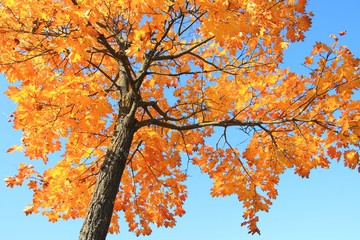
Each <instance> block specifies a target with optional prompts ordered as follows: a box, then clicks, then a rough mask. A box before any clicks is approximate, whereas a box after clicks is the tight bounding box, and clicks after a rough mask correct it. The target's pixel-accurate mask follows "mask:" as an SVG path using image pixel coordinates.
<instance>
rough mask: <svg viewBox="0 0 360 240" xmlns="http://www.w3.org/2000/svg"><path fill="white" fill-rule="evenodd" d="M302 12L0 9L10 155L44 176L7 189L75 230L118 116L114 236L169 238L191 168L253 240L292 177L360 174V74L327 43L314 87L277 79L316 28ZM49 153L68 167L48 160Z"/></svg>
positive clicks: (94, 5)
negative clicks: (324, 171)
mask: <svg viewBox="0 0 360 240" xmlns="http://www.w3.org/2000/svg"><path fill="white" fill-rule="evenodd" d="M306 3H307V1H306V0H298V1H295V0H287V1H276V0H269V1H263V0H249V1H233V0H229V1H223V0H221V1H219V0H214V1H205V0H196V1H195V0H179V1H172V0H163V1H160V0H147V1H139V0H116V1H114V0H101V1H100V0H99V1H98V0H91V1H90V0H76V1H75V0H72V1H70V0H61V1H51V0H37V1H33V0H31V1H30V0H26V1H24V0H16V1H14V0H5V1H2V2H0V9H1V12H2V14H1V15H0V18H1V21H0V45H1V46H2V47H1V49H0V71H1V72H3V73H5V75H6V78H7V80H8V81H9V83H10V85H9V88H8V90H7V91H6V94H7V95H8V97H9V98H10V99H12V100H13V101H14V102H15V103H16V104H17V107H16V111H15V112H14V113H13V119H12V120H13V126H14V128H15V129H19V130H22V131H23V137H22V139H21V145H19V146H14V147H13V148H11V149H9V152H12V151H15V150H21V149H22V148H24V153H25V155H26V156H27V157H28V158H30V159H41V160H43V161H44V162H45V163H48V162H52V163H51V164H52V166H53V167H49V168H48V169H47V170H45V171H44V172H39V171H37V170H36V169H35V168H34V167H33V166H32V165H27V164H25V163H21V164H20V166H19V171H18V173H17V174H16V175H15V176H13V177H8V178H6V179H5V182H6V184H7V186H10V187H13V186H17V185H23V184H27V186H28V187H29V188H30V189H31V190H32V191H33V192H34V194H33V201H32V203H31V204H30V205H29V206H27V207H26V208H25V210H24V211H25V213H26V214H31V213H38V212H40V213H41V214H43V215H45V216H47V217H48V218H49V220H50V221H53V222H55V221H57V220H58V219H60V218H62V219H69V218H82V217H84V216H85V214H86V212H87V207H88V205H89V203H90V201H91V196H92V194H93V192H94V187H95V185H96V184H95V183H96V181H97V175H98V173H99V171H100V170H101V166H102V163H103V162H104V161H105V159H106V158H107V155H105V154H106V152H107V149H108V147H109V145H110V144H111V141H113V140H114V138H116V136H118V135H117V133H116V131H115V130H114V129H116V126H117V123H118V122H119V121H123V119H126V117H127V116H131V117H133V118H134V119H135V123H134V125H133V128H134V135H133V139H132V143H131V148H130V149H129V154H128V155H127V156H126V159H127V161H126V168H125V171H124V172H123V174H122V176H119V178H120V177H121V184H120V186H119V191H118V193H117V197H116V200H115V203H114V210H113V213H112V218H111V225H110V228H109V230H108V231H109V232H110V233H118V232H119V224H118V218H119V212H124V217H125V219H126V221H127V222H128V227H129V229H130V231H134V232H135V233H136V234H137V235H139V234H150V233H151V226H152V225H153V224H154V225H156V226H158V227H159V226H166V227H172V226H174V225H175V222H176V220H175V217H176V216H182V215H183V214H184V213H185V210H184V209H183V207H182V206H183V203H184V201H185V200H186V197H187V193H186V185H185V180H186V177H187V174H186V170H187V168H188V167H189V164H192V165H196V166H198V167H199V168H200V169H201V171H202V172H204V173H207V174H208V175H209V177H210V178H211V179H212V180H213V187H212V189H211V195H212V196H228V195H232V194H235V195H237V196H238V199H239V201H240V202H242V203H243V206H244V215H243V218H244V222H243V225H246V226H247V227H248V228H249V231H250V232H251V233H256V232H257V233H260V230H259V229H258V228H257V222H258V217H257V214H258V212H260V211H266V212H267V211H268V210H269V207H270V205H271V204H272V202H273V200H274V199H275V198H276V197H277V190H276V185H277V183H278V181H279V176H280V175H281V174H282V173H284V171H285V170H287V169H294V171H295V173H296V174H298V175H299V176H301V177H309V174H310V171H311V170H312V169H314V168H317V167H321V168H328V167H329V164H330V161H331V160H337V161H343V162H344V164H345V166H347V167H349V168H351V169H355V168H358V170H359V171H360V165H359V155H358V152H357V150H358V147H359V138H360V114H359V110H360V103H359V101H358V100H355V98H354V97H353V95H354V93H355V92H356V91H357V89H358V87H359V81H360V78H359V59H358V58H355V57H354V56H353V54H352V53H351V51H350V50H349V49H348V48H346V47H345V46H341V45H340V44H339V43H338V42H339V39H338V37H340V36H335V35H333V36H332V38H333V40H332V43H331V44H325V43H321V42H317V43H316V44H315V45H314V47H313V50H312V52H311V53H310V54H309V56H307V57H306V59H305V60H304V66H306V67H307V69H308V72H309V74H308V75H306V76H304V75H300V74H297V73H294V72H291V71H290V70H289V69H288V68H283V66H282V65H281V63H282V60H283V55H284V51H285V50H286V48H287V47H288V45H289V44H291V43H292V42H296V41H302V40H304V33H305V32H306V31H307V30H308V29H309V27H310V26H311V17H312V13H311V12H307V11H306V9H305V6H306ZM344 34H345V33H344V32H342V33H340V34H339V35H344ZM128 93H129V94H128ZM129 96H131V97H129ZM124 109H126V110H124ZM229 135H231V138H232V140H231V141H229V138H230V136H229ZM234 139H235V141H237V142H238V143H240V142H243V141H245V140H247V142H246V143H244V144H243V145H240V147H239V146H238V145H235V146H234V145H233V144H231V143H232V142H234ZM244 148H245V150H244ZM57 151H62V152H63V154H62V156H61V159H51V160H49V159H48V155H49V154H51V153H53V152H57Z"/></svg>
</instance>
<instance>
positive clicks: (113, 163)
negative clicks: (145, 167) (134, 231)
mask: <svg viewBox="0 0 360 240" xmlns="http://www.w3.org/2000/svg"><path fill="white" fill-rule="evenodd" d="M134 125H135V120H134V118H133V117H130V116H123V117H122V116H119V119H118V121H117V125H116V127H115V131H114V136H113V138H112V140H111V143H110V146H109V148H108V149H107V152H106V155H105V160H104V163H103V164H102V166H101V168H100V171H99V173H98V176H97V180H96V186H95V190H94V193H93V195H92V198H91V201H90V204H89V207H88V210H87V213H86V216H85V220H84V223H83V226H82V228H81V231H80V237H79V240H105V238H106V235H107V233H108V229H109V225H110V220H111V216H112V213H113V208H114V202H115V198H116V195H117V193H118V191H119V184H120V180H121V176H122V174H123V172H124V169H125V166H126V161H127V157H128V155H129V151H130V147H131V143H132V140H133V135H134V131H135V127H134Z"/></svg>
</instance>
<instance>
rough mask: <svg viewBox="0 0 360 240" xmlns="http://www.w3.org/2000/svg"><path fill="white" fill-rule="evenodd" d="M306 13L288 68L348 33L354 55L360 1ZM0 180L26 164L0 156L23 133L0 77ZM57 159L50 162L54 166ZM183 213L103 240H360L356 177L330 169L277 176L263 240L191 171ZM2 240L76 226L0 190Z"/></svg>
mask: <svg viewBox="0 0 360 240" xmlns="http://www.w3.org/2000/svg"><path fill="white" fill-rule="evenodd" d="M308 9H309V10H312V11H313V12H314V13H315V17H314V19H313V27H312V29H311V31H309V32H308V33H307V35H306V36H307V38H306V40H305V42H302V43H297V44H293V45H292V46H290V49H289V51H288V52H287V54H286V58H285V59H286V62H285V64H286V65H289V66H290V67H291V69H292V70H297V71H304V70H305V69H304V68H303V67H301V65H300V64H301V62H302V61H303V58H304V56H305V55H306V54H307V53H309V52H310V50H311V46H312V44H313V43H314V42H315V41H327V42H328V41H330V38H329V35H330V34H331V33H338V32H340V31H344V30H346V31H347V34H346V36H344V37H342V38H341V43H342V44H344V45H347V46H348V47H349V48H350V49H351V50H352V51H353V53H354V54H355V55H357V56H360V46H359V43H360V28H359V22H360V14H359V12H358V11H359V9H360V1H358V0H342V1H335V0H327V1H326V0H319V1H315V0H313V1H311V3H310V5H309V6H308ZM0 78H1V79H0V82H1V84H0V133H1V135H0V179H1V180H2V179H4V178H5V177H6V176H8V175H12V174H15V172H16V169H17V166H18V164H19V163H20V162H29V160H27V159H26V158H25V157H24V156H23V155H22V154H21V153H15V154H6V150H7V149H8V148H9V147H11V146H12V145H14V144H18V143H19V142H20V137H21V133H20V132H16V131H14V130H13V129H12V128H11V123H9V122H8V121H7V120H8V118H7V116H8V115H10V114H11V113H12V111H13V110H14V105H13V104H12V103H11V102H10V101H8V100H7V98H6V97H5V96H4V95H3V94H2V93H3V92H4V91H5V89H6V83H5V81H4V79H3V76H0ZM56 158H57V156H56V155H54V156H53V160H55V159H56ZM190 174H191V177H190V178H189V181H188V184H189V185H188V186H189V198H188V200H187V202H186V205H185V209H186V210H187V213H186V214H185V216H184V217H182V218H179V219H178V224H177V226H176V227H175V228H172V229H170V228H160V229H154V231H153V234H152V235H151V236H150V237H139V238H137V237H135V235H133V234H132V233H128V232H127V231H126V230H127V226H126V224H124V223H122V225H121V226H122V231H121V233H120V235H109V236H108V238H107V239H108V240H115V239H119V240H120V239H122V240H125V239H126V240H136V239H137V240H180V239H189V240H195V239H204V240H218V239H224V240H288V239H291V240H300V239H301V240H304V239H306V240H313V239H314V240H315V239H316V240H321V239H326V240H335V239H336V240H338V239H346V240H358V239H359V233H358V230H359V229H360V220H359V216H360V202H359V199H360V173H358V172H357V171H355V170H349V169H346V168H344V167H343V164H342V163H341V162H340V163H336V162H335V163H333V164H332V165H331V168H330V170H315V171H313V172H312V173H311V175H310V179H301V178H299V177H297V176H295V175H294V174H293V172H292V171H289V172H287V173H286V174H285V175H283V176H282V178H281V182H280V184H279V186H278V188H279V197H278V199H277V200H276V201H275V203H274V205H273V206H272V207H271V209H270V212H269V213H264V214H261V219H260V224H259V227H260V229H261V233H262V235H261V236H256V235H254V236H251V235H248V234H247V229H246V228H244V227H240V223H241V222H242V218H241V216H242V208H241V204H240V203H239V202H238V201H237V200H236V198H211V197H210V196H209V189H210V187H211V182H210V180H209V179H208V178H207V176H206V175H202V174H201V173H200V172H199V171H198V170H197V168H196V167H192V168H190ZM0 193H1V197H0V212H1V216H0V239H12V240H20V239H28V240H33V239H34V240H35V239H36V240H48V239H51V240H60V239H61V240H63V239H69V240H70V239H77V237H78V233H79V230H80V228H81V223H82V221H81V219H80V220H76V221H74V220H69V221H60V222H57V223H55V224H54V223H50V222H48V221H47V218H45V217H43V216H41V215H31V216H27V217H26V216H25V214H24V213H23V212H22V209H23V208H24V206H26V205H27V204H28V203H30V202H31V192H30V191H28V190H27V189H26V188H14V189H10V188H5V184H4V183H0Z"/></svg>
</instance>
